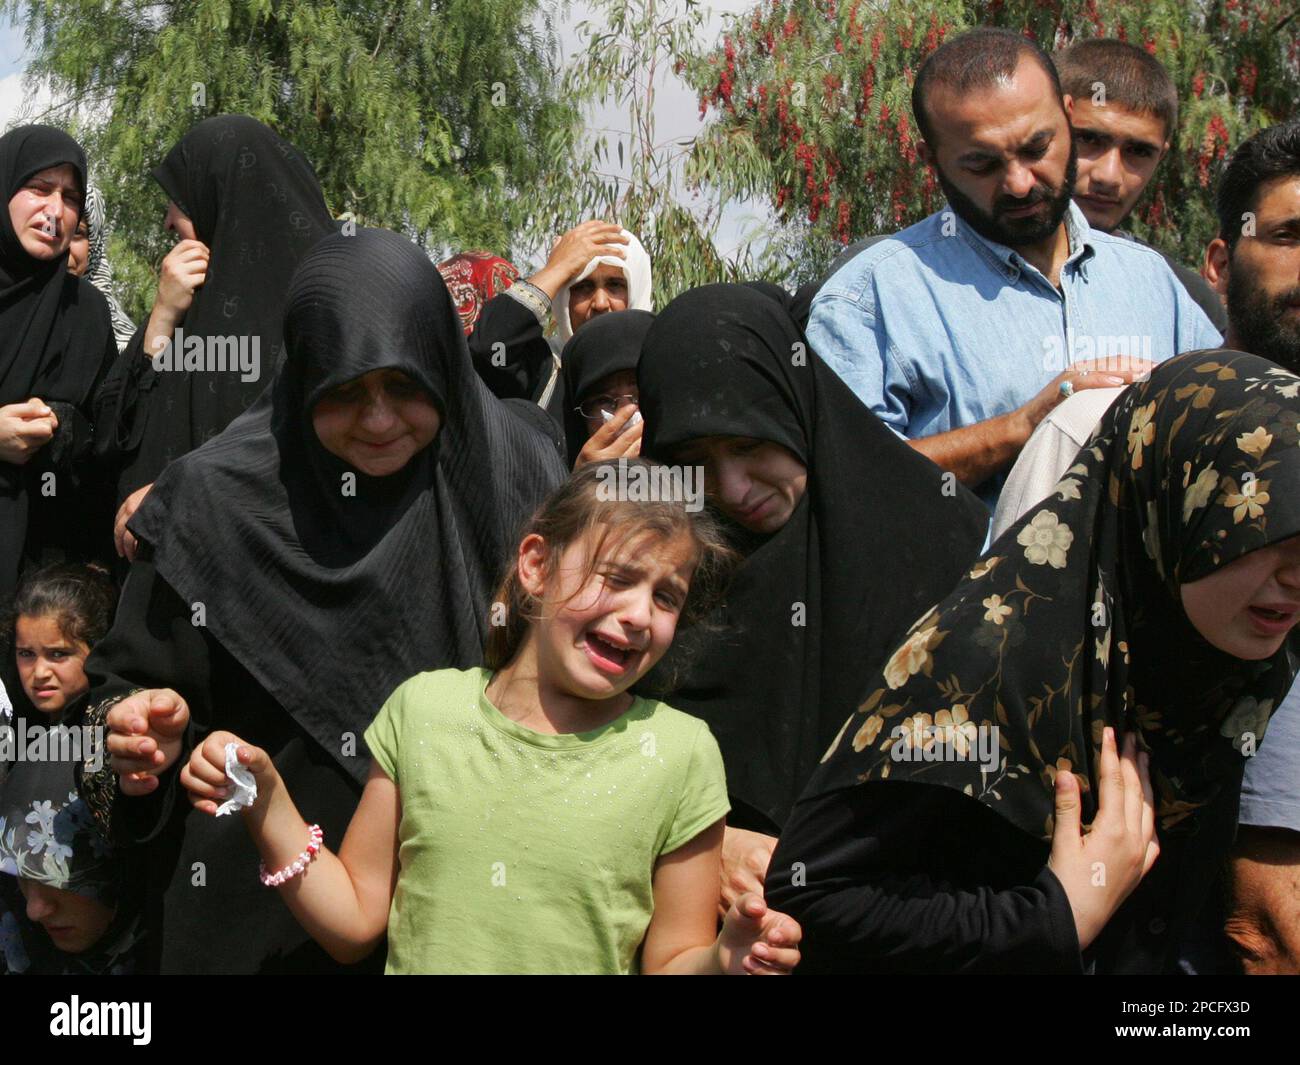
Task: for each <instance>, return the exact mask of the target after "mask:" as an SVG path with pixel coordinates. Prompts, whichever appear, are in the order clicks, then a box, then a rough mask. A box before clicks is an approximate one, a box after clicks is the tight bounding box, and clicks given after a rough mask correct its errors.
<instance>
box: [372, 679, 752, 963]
mask: <svg viewBox="0 0 1300 1065" xmlns="http://www.w3.org/2000/svg"><path fill="white" fill-rule="evenodd" d="M491 676H492V674H491V671H489V670H486V669H470V670H456V669H443V670H438V671H437V672H434V673H421V674H419V675H418V676H415V677H412V678H411V679H410V680H408V681H406V683H404V684H403V685H402V686H401V687H399V688H398V689H397V690H396V691H395V692H394V693H393V694H392V696H391V697H390V698H389V700H388V702H386V703H385V704H384V706H383V709H382V710H380V711H379V716H378V717H376V718H375V720H374V722H373V723H372V724H371V726H370V728H369V729H367V730H366V743H368V744H369V745H370V750H371V752H372V753H373V754H374V756H375V759H376V761H377V762H378V763H379V764H380V765H381V766H382V767H383V769H384V771H385V772H386V773H387V774H388V775H389V776H390V777H391V778H392V779H393V781H394V782H395V783H396V784H397V787H398V790H399V792H400V794H401V800H402V819H401V825H400V828H399V830H398V844H399V846H398V859H399V863H400V872H399V873H398V877H397V890H396V892H395V893H394V895H393V908H392V911H391V912H390V914H389V917H388V965H387V970H386V971H387V972H389V973H630V972H635V971H636V969H637V960H638V948H639V947H640V945H641V941H642V939H644V938H645V932H646V928H647V927H648V926H649V924H650V916H651V913H652V912H653V910H654V898H653V892H652V891H651V877H652V875H653V873H654V865H655V861H656V859H658V858H659V856H660V855H662V854H667V853H669V852H670V851H673V850H676V849H677V848H678V847H680V846H682V845H683V844H684V843H687V842H688V841H690V840H691V839H693V838H694V837H695V836H697V835H699V834H700V832H702V831H703V830H704V829H706V828H708V827H709V825H711V824H713V823H714V822H715V821H717V820H718V819H719V818H721V817H723V816H724V815H725V814H726V813H727V810H728V803H727V787H726V779H725V775H724V772H723V768H722V755H721V753H720V752H719V751H718V745H717V742H716V741H715V740H714V739H713V736H712V735H711V734H710V732H709V729H708V726H707V725H705V724H704V722H703V721H700V720H699V719H697V718H693V717H690V716H689V715H687V714H683V713H681V712H680V711H678V710H674V709H673V708H672V707H670V706H667V705H665V704H664V703H660V702H652V701H650V700H647V699H641V698H638V699H635V700H634V701H633V703H632V706H631V708H629V709H628V711H627V712H626V713H625V714H623V715H622V716H621V717H619V718H617V719H616V720H614V721H612V722H610V723H609V724H608V725H605V726H603V727H602V728H599V729H595V730H593V731H591V732H583V733H578V734H571V735H564V736H548V735H545V734H543V733H539V732H533V731H532V730H531V729H527V728H523V727H522V726H520V725H518V724H516V723H515V722H513V721H511V720H510V719H509V718H507V717H506V716H505V715H504V714H502V713H501V712H500V711H499V710H497V709H496V707H494V706H493V705H492V704H491V703H490V702H488V699H487V697H486V695H485V694H484V689H485V688H486V687H487V683H488V681H489V679H490V678H491Z"/></svg>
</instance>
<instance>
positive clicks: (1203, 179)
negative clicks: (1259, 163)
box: [1196, 115, 1228, 189]
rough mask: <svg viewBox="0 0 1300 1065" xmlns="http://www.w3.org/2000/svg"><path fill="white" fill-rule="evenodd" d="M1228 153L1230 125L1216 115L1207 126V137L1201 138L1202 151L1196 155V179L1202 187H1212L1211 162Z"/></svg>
mask: <svg viewBox="0 0 1300 1065" xmlns="http://www.w3.org/2000/svg"><path fill="white" fill-rule="evenodd" d="M1227 154H1228V127H1227V126H1225V125H1224V124H1223V119H1222V118H1220V117H1219V116H1218V115H1215V116H1214V117H1213V118H1212V119H1210V124H1209V125H1208V126H1206V127H1205V137H1204V138H1203V139H1202V140H1201V152H1200V154H1199V155H1198V156H1197V157H1196V181H1197V183H1198V184H1199V185H1200V186H1201V188H1203V189H1206V188H1209V187H1210V164H1211V163H1212V162H1213V161H1214V160H1215V159H1222V158H1223V157H1224V156H1226V155H1227Z"/></svg>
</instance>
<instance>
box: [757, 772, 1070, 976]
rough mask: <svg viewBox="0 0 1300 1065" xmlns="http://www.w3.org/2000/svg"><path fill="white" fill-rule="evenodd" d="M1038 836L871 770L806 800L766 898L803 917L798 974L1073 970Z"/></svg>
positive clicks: (1057, 891)
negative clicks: (858, 781)
mask: <svg viewBox="0 0 1300 1065" xmlns="http://www.w3.org/2000/svg"><path fill="white" fill-rule="evenodd" d="M1045 852H1046V847H1045V845H1044V844H1042V843H1041V842H1040V841H1037V840H1033V839H1031V838H1030V837H1028V836H1026V835H1024V834H1023V833H1022V832H1020V830H1019V829H1017V828H1015V827H1014V826H1013V825H1011V824H1010V822H1007V821H1005V820H1004V819H1003V818H1001V817H1000V816H999V815H997V814H996V813H993V812H992V811H990V810H988V809H987V808H985V807H983V806H982V805H980V804H979V803H977V802H974V801H973V800H971V799H968V798H966V797H965V796H964V795H960V794H958V793H957V792H953V791H949V790H948V789H945V788H940V787H934V786H931V785H927V784H915V783H878V784H866V785H862V786H860V787H856V788H847V789H843V790H840V791H836V792H832V793H830V794H829V795H824V796H818V797H816V798H808V799H804V800H802V801H801V802H800V803H799V804H798V806H797V807H796V808H795V811H794V813H793V814H792V815H791V819H790V822H789V823H788V824H787V826H786V828H785V831H784V832H783V833H782V835H781V839H780V842H779V844H778V846H777V849H776V852H775V854H774V855H773V856H772V864H771V866H770V868H769V870H768V875H767V899H768V902H769V903H770V904H771V905H772V906H773V907H775V908H776V909H778V910H781V911H783V912H785V913H788V914H790V916H792V917H794V918H795V919H796V920H797V921H799V923H800V924H801V925H802V926H803V932H804V939H803V954H804V961H803V962H802V963H801V964H800V971H801V972H806V973H842V972H855V973H856V972H872V973H886V972H887V973H1006V972H1032V973H1047V972H1056V973H1079V972H1082V971H1083V965H1082V959H1081V957H1080V954H1079V944H1078V938H1077V935H1076V932H1075V926H1074V917H1073V914H1072V912H1071V910H1070V903H1069V900H1068V899H1067V898H1066V895H1065V892H1064V890H1063V889H1062V887H1061V884H1060V882H1059V881H1058V880H1057V879H1056V876H1055V875H1054V874H1053V873H1052V872H1051V871H1050V870H1049V869H1048V868H1047V866H1046V864H1045Z"/></svg>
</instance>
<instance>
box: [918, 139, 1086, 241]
mask: <svg viewBox="0 0 1300 1065" xmlns="http://www.w3.org/2000/svg"><path fill="white" fill-rule="evenodd" d="M1078 169H1079V159H1078V154H1077V152H1076V151H1075V148H1074V145H1073V143H1072V144H1071V145H1070V161H1069V163H1067V164H1066V167H1065V181H1064V182H1062V183H1061V186H1060V188H1056V189H1054V188H1052V187H1051V186H1050V185H1044V184H1042V183H1039V184H1036V185H1035V186H1034V187H1033V189H1032V190H1031V191H1030V193H1029V195H1028V196H1025V197H1024V198H1022V199H1017V198H1016V197H1013V196H999V197H998V198H997V200H996V201H995V202H994V204H993V213H992V214H989V213H988V212H987V211H985V210H984V209H983V208H981V207H980V206H979V205H978V204H976V203H975V201H974V200H972V199H971V198H970V197H969V196H967V195H966V194H965V193H963V192H962V191H961V189H959V188H957V186H956V185H954V184H953V183H952V182H951V181H949V180H948V178H947V175H945V174H944V172H943V171H942V170H941V169H940V168H939V166H938V164H936V165H935V168H934V170H935V173H936V174H937V175H938V178H939V187H940V188H942V189H943V192H944V195H945V196H947V197H948V203H949V205H950V206H951V207H952V209H953V210H954V211H956V212H957V215H958V217H959V218H961V219H962V221H964V222H965V223H966V224H967V225H968V226H970V227H971V229H973V230H975V232H976V233H978V234H979V235H980V236H981V237H984V238H985V239H986V240H991V241H994V242H995V243H997V244H1005V245H1006V246H1007V247H1009V248H1020V247H1026V246H1028V245H1032V244H1040V243H1042V242H1043V241H1045V240H1046V239H1047V238H1048V237H1050V236H1051V235H1052V234H1053V233H1055V232H1056V230H1057V227H1058V226H1060V224H1061V219H1062V218H1064V217H1065V212H1066V211H1068V210H1069V209H1070V197H1071V196H1072V195H1073V194H1074V181H1075V178H1076V177H1077V176H1078ZM1036 203H1046V204H1047V205H1048V209H1047V217H1046V218H1035V217H1033V216H1032V215H1031V216H1030V217H1028V218H1007V217H1006V216H1005V212H1006V211H1010V210H1014V209H1015V208H1017V207H1028V206H1030V205H1031V204H1036Z"/></svg>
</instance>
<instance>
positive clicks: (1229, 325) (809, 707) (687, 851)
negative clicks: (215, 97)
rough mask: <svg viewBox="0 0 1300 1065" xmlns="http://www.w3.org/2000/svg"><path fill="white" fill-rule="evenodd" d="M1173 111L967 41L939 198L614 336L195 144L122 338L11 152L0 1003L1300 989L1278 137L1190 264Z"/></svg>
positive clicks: (931, 115) (163, 176) (1110, 75)
mask: <svg viewBox="0 0 1300 1065" xmlns="http://www.w3.org/2000/svg"><path fill="white" fill-rule="evenodd" d="M1097 83H1101V84H1102V85H1103V86H1104V93H1103V94H1098V93H1097V92H1096V91H1095V90H1096V85H1097ZM1178 105H1179V102H1178V98H1177V95H1176V92H1175V90H1174V86H1173V83H1172V81H1171V80H1170V78H1169V76H1168V74H1167V73H1166V71H1165V70H1164V69H1163V68H1162V66H1161V65H1160V63H1159V62H1157V61H1156V60H1155V59H1154V58H1153V57H1152V56H1150V55H1149V54H1148V53H1147V52H1146V51H1144V50H1143V49H1141V48H1137V47H1134V46H1132V45H1129V44H1126V43H1124V42H1121V41H1117V40H1108V39H1098V40H1087V41H1082V42H1079V43H1076V44H1074V45H1073V46H1071V47H1069V48H1068V49H1067V50H1065V51H1063V52H1059V53H1057V54H1056V55H1054V56H1049V55H1047V54H1046V53H1045V52H1043V51H1042V50H1041V49H1039V48H1038V47H1037V46H1036V45H1035V44H1034V43H1033V42H1032V41H1030V40H1028V39H1026V38H1025V37H1023V36H1021V35H1018V34H1015V33H1010V32H1006V31H1000V30H991V29H977V30H973V31H970V32H968V33H966V34H963V35H961V36H959V37H957V38H955V39H953V40H950V41H949V42H948V43H946V44H944V45H943V46H942V47H941V48H939V49H938V50H937V51H935V52H933V53H932V54H931V55H930V57H929V58H928V59H927V60H926V62H925V64H924V65H923V66H922V67H921V69H920V70H919V71H918V73H917V76H916V78H915V83H914V88H913V91H912V109H913V113H914V116H915V120H916V123H917V126H918V128H919V130H920V131H921V134H922V136H923V138H924V144H923V148H922V151H923V158H924V161H925V163H926V165H928V166H929V167H930V168H931V169H932V170H933V173H934V175H935V177H936V179H937V181H938V182H939V185H940V186H941V188H942V190H943V192H944V194H945V197H946V204H945V206H944V207H943V209H942V210H940V211H939V212H937V213H935V214H933V215H931V216H930V217H928V218H925V219H923V220H922V221H920V222H918V223H916V224H915V225H912V226H909V227H907V228H905V229H903V230H901V231H900V232H893V233H881V234H876V235H873V236H870V237H868V238H866V239H864V240H861V241H859V242H858V243H856V244H853V245H851V246H849V247H848V248H846V249H845V250H844V253H843V254H842V255H841V256H840V257H839V259H838V260H837V261H836V262H835V264H834V265H833V266H832V268H831V271H830V272H829V274H827V275H826V276H825V277H823V278H821V279H819V280H818V281H817V282H815V283H812V284H808V285H805V286H803V287H802V288H800V289H799V290H798V291H797V292H791V291H788V290H786V289H784V288H782V287H781V286H779V285H776V284H772V283H768V282H757V281H756V282H752V283H748V284H713V285H705V286H701V287H698V288H693V289H690V290H688V291H684V292H681V293H675V294H672V298H671V300H665V299H664V298H663V294H662V293H661V294H660V299H659V301H658V302H659V304H660V305H661V306H662V309H661V310H660V311H659V312H658V313H657V314H656V313H653V307H654V305H655V300H654V298H653V283H652V264H651V261H650V258H649V256H648V255H647V253H646V251H645V249H644V247H643V246H642V244H641V242H640V241H639V240H638V238H637V236H636V235H634V234H633V233H631V232H629V231H627V230H626V229H624V228H622V227H621V226H620V225H619V224H617V223H616V222H611V221H603V220H592V221H586V222H583V223H582V224H580V225H578V226H577V227H576V228H574V229H571V230H569V231H568V232H566V233H564V234H563V235H562V236H560V237H559V239H558V240H557V241H556V243H555V245H554V247H553V250H552V251H551V252H550V256H549V258H548V260H547V261H546V263H545V265H544V267H543V268H542V269H541V270H539V271H538V272H537V273H535V274H534V275H533V276H531V277H528V278H522V277H520V275H519V271H518V270H517V269H516V268H515V267H514V266H512V265H511V264H510V263H509V262H507V261H505V260H504V259H501V258H498V257H496V256H493V255H491V254H488V253H486V252H466V253H464V254H460V255H456V256H455V257H453V258H451V259H449V260H447V261H446V262H443V263H439V264H437V265H435V264H434V262H433V261H432V259H431V258H430V257H429V255H428V254H426V252H424V251H423V250H422V249H421V248H419V247H417V245H415V244H414V243H412V242H411V241H409V240H408V239H406V238H405V237H404V236H402V235H400V234H398V233H394V232H390V231H387V230H382V229H372V228H366V227H359V226H357V225H355V224H354V223H353V222H350V221H343V220H338V219H335V218H334V217H332V215H331V212H330V210H329V209H328V207H327V205H326V202H325V198H324V196H323V195H322V192H321V187H320V185H319V183H318V181H317V178H316V176H315V173H314V171H313V168H312V165H311V163H310V162H309V161H308V160H307V159H306V158H305V157H304V156H303V155H302V154H301V153H300V152H299V151H298V150H297V149H296V148H295V147H294V146H293V145H292V144H290V143H288V142H286V141H285V140H283V139H282V138H281V137H279V136H278V135H277V134H276V133H275V132H274V131H272V130H271V129H270V128H268V127H267V126H266V125H264V124H262V123H260V122H258V121H256V120H254V119H252V118H250V117H247V116H239V115H225V116H221V117H215V118H209V119H206V120H204V121H201V122H199V123H198V124H197V125H195V126H194V127H193V128H192V129H190V130H189V132H187V133H186V134H185V135H184V136H183V137H182V138H181V140H180V141H179V143H177V144H176V145H175V147H174V148H172V150H171V151H170V152H169V153H168V154H167V155H166V157H165V158H164V159H163V160H162V162H161V163H160V164H159V165H158V167H157V168H156V169H155V170H154V172H153V176H154V178H155V179H156V180H157V183H158V184H159V185H160V186H161V188H162V190H163V193H164V194H165V196H166V199H167V207H166V214H165V216H164V217H163V218H162V220H161V221H162V225H163V226H164V227H165V228H166V229H167V230H169V231H171V232H172V233H174V234H175V237H176V243H175V246H174V248H173V249H172V250H171V251H170V253H168V254H167V256H166V258H165V259H163V261H162V264H161V267H160V270H159V278H158V284H157V294H156V297H155V299H154V302H153V306H152V309H151V311H150V313H149V316H148V319H147V321H145V322H142V323H135V322H132V321H130V320H129V319H128V317H127V316H126V315H125V314H124V313H123V310H122V308H121V306H120V305H119V303H118V302H117V300H116V299H115V298H114V294H113V282H112V273H111V270H110V268H109V265H108V262H107V258H106V250H107V247H108V244H107V235H106V219H105V210H104V200H103V198H102V197H101V195H100V194H99V193H98V192H97V191H96V190H95V188H94V187H93V186H92V185H90V184H89V183H88V165H87V159H86V157H85V154H84V152H83V150H82V149H81V147H80V146H79V145H78V144H77V143H76V141H75V140H74V139H73V138H72V137H70V136H69V135H67V134H66V133H64V132H61V131H59V130H56V129H54V128H51V127H48V126H40V125H27V126H21V127H19V128H16V129H13V130H11V131H10V132H8V133H7V134H5V135H4V136H3V137H2V138H0V182H3V193H4V197H5V198H6V199H7V201H8V210H7V211H0V289H2V291H0V319H2V322H3V325H2V327H0V608H2V610H3V614H4V626H3V636H2V637H0V647H2V649H3V661H2V663H0V679H2V680H3V688H0V738H2V739H3V744H2V745H0V746H2V749H3V759H2V760H0V968H3V970H4V971H7V972H10V973H133V972H135V973H159V972H161V973H200V972H202V973H254V972H258V973H290V972H292V973H304V972H306V973H326V972H389V973H416V972H457V973H476V972H508V973H631V972H640V973H690V972H698V973H709V972H712V973H732V974H756V975H779V974H784V973H789V972H792V971H794V972H799V973H804V972H819V973H837V972H923V973H938V972H1026V973H1038V972H1060V973H1076V972H1088V973H1132V972H1179V971H1181V972H1190V973H1215V972H1234V971H1235V972H1241V971H1243V970H1244V971H1246V972H1251V973H1255V972H1280V971H1292V972H1294V971H1300V897H1297V895H1296V892H1295V889H1294V884H1295V882H1296V880H1297V877H1298V876H1300V687H1297V688H1296V690H1295V691H1294V692H1292V691H1291V688H1292V679H1293V676H1294V671H1295V668H1296V667H1295V664H1294V663H1293V660H1292V657H1291V653H1290V646H1289V640H1290V632H1291V629H1292V627H1293V626H1294V625H1295V624H1296V622H1297V621H1298V620H1300V376H1297V374H1300V121H1297V120H1291V121H1286V122H1283V123H1280V124H1277V125H1274V126H1272V127H1269V128H1267V129H1264V130H1263V131H1262V132H1259V133H1257V134H1256V135H1254V136H1252V137H1250V138H1249V139H1248V140H1246V141H1245V142H1244V143H1241V144H1239V145H1237V146H1235V150H1234V151H1233V152H1232V154H1231V156H1230V158H1229V159H1228V160H1227V163H1226V165H1225V166H1224V167H1223V168H1222V171H1221V173H1219V174H1218V175H1217V180H1216V182H1215V187H1214V189H1213V192H1214V208H1215V211H1216V213H1217V218H1218V230H1217V236H1216V237H1215V238H1214V239H1213V240H1212V241H1211V242H1210V244H1209V246H1208V247H1206V248H1199V247H1188V246H1185V247H1183V248H1181V251H1180V255H1179V256H1178V260H1181V261H1176V260H1174V259H1172V258H1170V257H1169V256H1167V255H1166V254H1164V253H1163V252H1161V251H1158V250H1156V249H1155V248H1153V247H1151V246H1149V245H1147V244H1145V243H1143V242H1142V241H1141V240H1139V239H1137V238H1136V237H1134V236H1133V235H1131V234H1130V233H1129V232H1127V231H1126V230H1125V222H1126V219H1127V218H1128V217H1129V216H1130V214H1131V213H1132V211H1133V210H1134V208H1135V206H1136V205H1137V203H1138V201H1139V200H1140V198H1141V197H1142V194H1143V191H1144V189H1145V188H1146V186H1147V185H1148V183H1149V182H1150V181H1151V180H1152V178H1153V176H1154V175H1155V173H1156V171H1157V169H1158V167H1159V165H1160V163H1161V160H1162V159H1163V157H1164V156H1165V154H1166V153H1168V152H1169V150H1170V143H1171V140H1172V139H1173V137H1174V131H1175V130H1176V129H1177V128H1178ZM552 322H553V328H552V326H551V323H552ZM1289 693H1290V694H1289ZM56 733H57V734H58V736H59V737H60V742H61V743H62V744H63V746H59V745H57V744H56V743H55V742H54V738H55V736H56ZM78 736H79V737H82V739H84V740H85V741H86V742H85V743H84V744H83V745H82V747H81V748H79V749H76V750H72V749H71V747H72V746H73V744H72V742H71V741H72V740H73V739H74V738H76V737H78ZM95 737H101V738H102V739H103V741H104V742H103V744H102V746H97V745H96V744H95V743H94V742H93V740H94V738H95ZM37 739H39V740H40V742H39V743H38V742H36V741H37Z"/></svg>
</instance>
